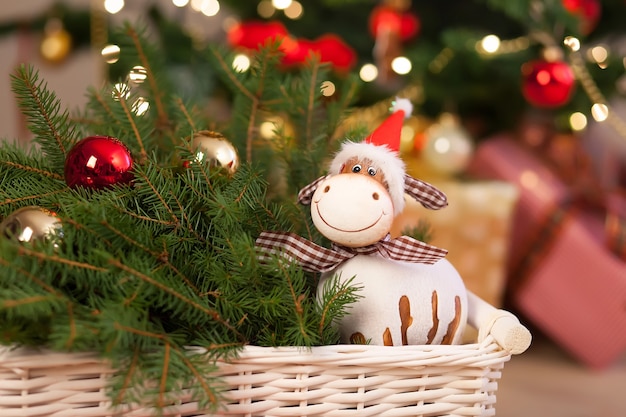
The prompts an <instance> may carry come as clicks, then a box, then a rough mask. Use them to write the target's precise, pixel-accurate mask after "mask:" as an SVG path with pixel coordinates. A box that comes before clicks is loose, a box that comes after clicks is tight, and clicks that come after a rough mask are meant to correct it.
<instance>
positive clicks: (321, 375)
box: [0, 335, 511, 417]
mask: <svg viewBox="0 0 626 417" xmlns="http://www.w3.org/2000/svg"><path fill="white" fill-rule="evenodd" d="M510 355H511V353H510V352H508V351H506V350H503V349H502V348H501V347H500V345H499V344H498V343H496V342H495V341H494V338H493V337H492V336H491V335H488V336H487V337H485V338H484V340H483V341H482V342H481V343H474V344H464V345H454V346H434V345H432V346H397V347H384V346H364V345H333V346H321V347H315V348H312V349H298V348H295V347H294V348H291V347H289V348H267V347H255V346H250V347H247V348H246V349H244V351H243V352H242V353H241V355H240V356H239V357H238V358H237V359H235V360H232V361H230V362H229V363H220V364H219V371H218V374H219V375H221V376H222V377H223V379H224V381H225V383H226V398H227V399H228V401H227V402H228V403H227V407H226V409H225V410H223V411H221V412H220V414H219V415H228V416H242V417H243V416H250V417H252V416H289V417H294V416H328V417H331V416H337V417H344V416H345V417H347V416H359V417H365V416H492V415H495V403H496V390H497V380H498V379H499V378H500V376H501V369H502V368H503V366H504V363H505V362H506V361H508V360H509V358H510ZM112 372H113V370H111V369H110V368H109V367H107V366H106V365H105V364H104V363H103V362H102V361H101V360H100V359H99V358H98V357H96V356H94V355H90V354H86V353H72V354H68V353H56V352H42V351H36V350H26V349H14V350H8V349H5V350H4V351H0V416H2V417H17V416H49V417H53V416H54V417H57V416H72V417H74V416H82V417H105V416H107V417H108V416H115V415H124V416H149V415H154V410H150V409H146V408H139V407H136V408H134V409H132V411H129V410H126V411H124V412H123V413H120V414H116V413H115V412H113V411H112V409H111V408H110V406H109V405H110V403H109V402H108V401H109V400H108V398H107V395H106V393H105V386H106V384H107V378H108V376H109V375H110V374H111V373H112ZM164 411H165V412H164V415H167V416H207V415H208V414H206V413H203V412H202V411H199V410H198V407H197V403H195V402H193V401H192V400H191V399H190V398H184V396H183V398H180V401H179V404H178V405H177V406H176V408H175V409H167V410H164Z"/></svg>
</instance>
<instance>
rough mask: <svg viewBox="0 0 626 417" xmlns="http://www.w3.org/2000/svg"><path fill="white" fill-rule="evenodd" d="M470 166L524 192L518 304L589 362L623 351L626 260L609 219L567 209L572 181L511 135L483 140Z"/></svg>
mask: <svg viewBox="0 0 626 417" xmlns="http://www.w3.org/2000/svg"><path fill="white" fill-rule="evenodd" d="M468 172H469V173H471V174H472V175H474V176H478V177H483V178H495V179H498V180H503V181H507V182H509V183H511V184H513V185H514V186H516V187H517V189H518V190H519V199H518V203H517V206H516V208H515V211H514V226H513V231H512V234H511V245H510V251H509V253H510V259H509V262H508V265H509V267H508V287H509V297H510V300H511V302H512V303H513V304H514V306H515V307H516V308H518V309H519V310H520V311H521V312H522V313H523V314H525V315H526V316H527V317H528V318H529V319H530V320H532V321H533V323H534V324H535V325H537V326H538V327H539V328H541V329H542V330H543V331H545V332H546V334H548V335H549V336H550V337H552V338H553V339H554V340H555V341H556V342H558V343H559V344H560V345H561V346H562V347H564V348H565V349H566V350H568V351H569V352H570V353H571V354H572V355H573V356H574V357H576V358H577V359H579V360H580V361H582V362H583V363H585V364H587V365H589V366H591V367H594V368H602V367H606V366H608V365H609V364H611V363H612V362H613V361H615V360H616V359H617V358H618V357H619V356H621V355H622V354H623V353H624V352H626V262H624V260H623V259H621V258H620V257H618V256H617V255H616V254H615V253H614V252H612V251H611V250H610V249H609V247H608V246H607V236H606V229H605V218H603V216H602V215H601V214H600V213H596V212H592V211H591V210H584V209H574V208H572V207H570V206H569V202H570V199H571V195H570V192H569V189H568V187H567V186H566V185H565V184H564V183H563V182H562V181H561V180H560V179H559V177H558V176H557V175H556V174H555V173H554V172H553V171H551V170H550V169H549V168H548V167H547V166H546V165H545V164H544V163H542V161H541V160H540V159H539V158H538V157H536V156H535V155H533V154H532V153H531V152H530V151H529V150H527V148H525V147H524V146H523V145H521V144H519V143H518V142H516V141H515V139H513V138H511V137H507V136H502V137H497V138H492V139H489V140H487V141H485V142H483V143H482V144H481V145H480V146H479V147H478V148H477V151H476V153H475V156H474V160H473V161H472V163H471V165H470V167H469V170H468Z"/></svg>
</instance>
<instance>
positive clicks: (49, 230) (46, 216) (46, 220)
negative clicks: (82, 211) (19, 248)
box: [0, 206, 61, 243]
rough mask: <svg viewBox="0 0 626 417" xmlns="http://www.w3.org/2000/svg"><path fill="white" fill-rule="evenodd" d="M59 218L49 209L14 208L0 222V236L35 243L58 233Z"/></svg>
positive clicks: (32, 207) (59, 226)
mask: <svg viewBox="0 0 626 417" xmlns="http://www.w3.org/2000/svg"><path fill="white" fill-rule="evenodd" d="M60 231H61V220H60V219H59V218H58V217H57V216H56V215H55V214H54V213H53V212H52V211H50V210H48V209H45V208H42V207H38V206H27V207H22V208H20V209H17V210H15V211H14V212H13V213H11V214H9V215H8V216H7V217H6V218H5V219H4V220H3V221H2V223H0V236H1V237H3V238H6V239H10V240H15V241H17V242H24V243H26V242H28V243H35V242H38V241H43V240H45V239H47V238H50V237H53V236H54V235H59V233H60Z"/></svg>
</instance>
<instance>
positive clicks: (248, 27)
mask: <svg viewBox="0 0 626 417" xmlns="http://www.w3.org/2000/svg"><path fill="white" fill-rule="evenodd" d="M226 36H227V39H228V43H229V44H230V45H231V46H232V47H242V48H247V49H258V48H259V46H261V45H263V44H264V43H265V42H267V41H268V40H273V41H282V40H283V39H285V38H288V37H289V32H287V28H285V26H284V25H283V24H282V23H280V22H259V21H256V20H250V21H246V22H241V23H237V24H235V25H233V26H232V27H231V28H230V29H229V30H228V33H227V35H226Z"/></svg>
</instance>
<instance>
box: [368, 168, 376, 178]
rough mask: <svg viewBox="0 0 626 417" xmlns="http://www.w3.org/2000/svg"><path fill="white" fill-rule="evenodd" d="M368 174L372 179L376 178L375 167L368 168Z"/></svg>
mask: <svg viewBox="0 0 626 417" xmlns="http://www.w3.org/2000/svg"><path fill="white" fill-rule="evenodd" d="M367 173H368V174H370V175H371V176H372V177H374V176H376V168H374V167H369V168H367Z"/></svg>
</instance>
